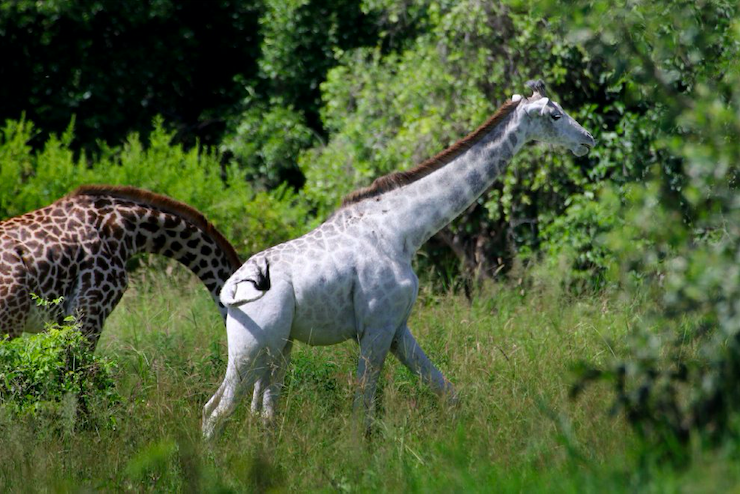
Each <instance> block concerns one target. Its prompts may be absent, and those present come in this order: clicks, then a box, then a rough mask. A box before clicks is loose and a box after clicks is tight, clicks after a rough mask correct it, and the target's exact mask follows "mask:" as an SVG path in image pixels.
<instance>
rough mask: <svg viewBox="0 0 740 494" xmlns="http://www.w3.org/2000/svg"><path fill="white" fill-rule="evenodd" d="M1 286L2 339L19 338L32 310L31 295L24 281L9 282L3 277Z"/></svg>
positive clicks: (0, 334) (0, 326)
mask: <svg viewBox="0 0 740 494" xmlns="http://www.w3.org/2000/svg"><path fill="white" fill-rule="evenodd" d="M1 283H2V286H0V337H1V336H3V335H6V334H7V335H10V337H11V338H15V337H16V336H19V335H20V334H21V333H22V332H23V330H24V329H25V326H26V318H27V317H28V313H29V311H30V310H31V293H30V292H29V291H28V287H27V286H26V284H25V283H24V282H22V281H19V280H17V279H14V280H12V281H9V280H8V279H7V278H5V277H3V280H2V281H1Z"/></svg>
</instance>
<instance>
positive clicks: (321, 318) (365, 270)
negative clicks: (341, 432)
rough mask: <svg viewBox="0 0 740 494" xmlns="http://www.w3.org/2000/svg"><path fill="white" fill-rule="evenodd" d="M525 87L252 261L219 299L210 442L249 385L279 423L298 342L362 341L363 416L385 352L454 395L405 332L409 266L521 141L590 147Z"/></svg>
mask: <svg viewBox="0 0 740 494" xmlns="http://www.w3.org/2000/svg"><path fill="white" fill-rule="evenodd" d="M527 85H528V86H529V87H530V88H532V90H533V94H532V96H531V97H529V98H523V97H522V96H520V95H514V96H513V97H512V99H511V100H509V101H507V102H506V103H504V104H503V105H502V106H501V108H499V109H498V111H497V112H496V113H495V114H494V115H493V116H492V117H491V118H490V119H489V120H488V121H487V122H486V123H485V124H483V125H482V126H481V127H479V128H478V129H477V130H475V131H474V132H472V133H471V134H470V135H468V136H467V137H465V138H463V139H462V140H460V141H459V142H457V143H456V144H454V145H453V146H451V147H450V148H448V149H446V150H445V151H443V152H441V153H439V154H438V155H436V156H435V157H433V158H431V159H429V160H427V161H425V162H424V163H421V164H420V165H418V166H416V167H415V168H413V169H411V170H409V171H405V172H396V173H392V174H390V175H387V176H384V177H381V178H379V179H377V180H376V181H375V182H374V183H373V184H372V185H371V186H370V187H367V188H365V189H361V190H358V191H355V192H354V193H352V194H351V195H350V196H348V197H347V198H345V200H344V202H343V204H342V207H341V208H339V209H338V210H337V211H336V212H335V213H334V214H333V215H332V216H331V217H330V218H329V219H328V220H327V221H326V222H325V223H323V224H322V225H320V226H319V227H318V228H316V229H314V230H313V231H311V232H309V233H307V234H306V235H304V236H302V237H300V238H297V239H295V240H291V241H289V242H286V243H283V244H281V245H277V246H275V247H272V248H270V249H267V250H265V251H263V252H260V253H259V254H256V255H254V256H253V257H251V258H250V259H249V260H248V261H247V262H246V263H244V265H243V266H242V267H241V268H240V269H239V270H238V271H237V272H236V273H235V274H234V275H233V276H232V277H231V278H229V280H228V281H227V283H226V285H225V286H224V288H223V290H222V291H221V301H222V303H223V304H224V305H226V306H227V308H228V315H227V320H226V329H227V335H228V351H229V359H228V366H227V370H226V377H225V379H224V381H223V383H222V384H221V386H220V387H219V388H218V391H216V394H214V396H213V397H212V398H211V399H210V400H209V401H208V403H207V404H206V406H205V407H204V409H203V434H204V436H205V437H206V438H210V437H213V436H214V435H216V434H217V433H218V431H219V430H220V428H221V426H222V423H223V422H222V419H224V418H225V417H227V416H228V415H230V414H231V413H232V412H233V411H234V409H235V408H236V405H237V404H238V402H239V401H240V400H241V399H243V397H244V396H245V392H246V391H248V390H249V389H250V388H251V387H252V386H253V385H254V395H253V402H252V409H253V411H255V412H259V411H261V412H262V413H263V415H264V416H265V417H268V418H269V417H272V416H273V414H274V409H275V402H276V400H277V397H278V394H279V392H280V388H281V386H282V380H283V376H284V373H285V368H286V366H287V363H288V358H289V354H290V349H291V347H292V342H293V340H298V341H301V342H303V343H308V344H309V345H333V344H336V343H340V342H343V341H345V340H349V339H354V340H356V341H358V342H359V345H360V358H359V364H358V368H357V381H358V386H359V389H358V393H357V397H356V400H355V405H356V407H357V406H360V407H362V406H364V408H365V411H366V413H367V415H366V416H369V414H370V412H371V411H372V407H373V398H374V395H375V388H376V384H377V381H378V376H379V374H380V370H381V368H382V365H383V362H384V361H385V358H386V355H387V354H388V351H389V350H390V351H391V352H392V353H393V354H394V355H395V356H396V357H397V358H398V359H399V360H400V361H401V362H402V363H403V364H404V365H406V366H407V367H408V368H409V369H410V370H411V371H412V372H413V373H415V374H417V375H419V376H420V377H421V378H422V379H423V380H424V381H425V382H427V383H428V384H429V385H431V386H432V388H433V389H434V390H435V391H436V392H437V393H439V394H441V395H446V396H450V397H454V396H455V391H454V388H453V386H452V384H450V382H449V381H448V380H447V379H446V378H445V377H444V376H443V375H442V373H441V372H440V371H439V370H438V369H437V368H436V367H435V366H434V365H433V364H432V363H431V362H430V361H429V359H428V358H427V356H426V355H425V354H424V352H423V351H422V349H421V348H420V347H419V344H418V343H417V342H416V340H415V339H414V337H413V335H412V334H411V331H410V330H409V328H408V325H407V322H408V318H409V314H410V313H411V308H412V307H413V305H414V301H415V300H416V296H417V291H418V286H419V282H418V279H417V277H416V274H414V271H413V269H412V267H411V259H412V257H413V256H414V254H415V253H416V251H417V250H418V249H419V247H421V246H422V244H424V242H426V241H427V240H428V239H429V238H430V237H431V236H432V235H433V234H435V233H436V232H437V231H439V230H440V229H441V228H443V227H444V226H445V225H447V224H448V223H450V222H451V221H452V220H453V219H454V218H455V217H457V216H458V215H460V214H461V213H462V212H463V211H465V209H467V208H468V207H469V206H470V205H471V204H472V203H473V202H474V201H475V200H476V199H477V198H478V197H479V196H480V195H481V194H483V193H484V192H485V191H486V190H487V189H488V188H489V187H490V186H491V184H492V183H493V181H494V180H495V179H496V177H497V176H498V175H499V174H500V173H501V171H502V170H503V169H504V167H505V166H506V164H507V163H508V162H509V160H510V159H511V157H512V156H513V155H514V154H515V153H516V152H517V151H518V150H519V149H520V148H521V147H522V146H523V145H524V143H526V142H528V141H532V140H537V141H543V142H548V143H552V144H560V145H562V146H565V147H567V148H569V149H570V150H571V151H572V152H573V154H575V155H576V156H583V155H585V154H586V153H588V152H589V150H590V149H591V147H592V146H593V145H594V139H593V137H592V136H591V134H589V133H588V132H587V131H586V130H585V129H583V127H581V126H580V125H579V124H578V122H576V121H575V120H573V119H572V118H571V117H570V116H568V115H567V114H566V113H565V112H564V111H563V109H562V108H561V107H560V105H558V104H557V103H555V102H553V101H551V100H550V99H549V98H548V97H547V96H546V93H545V86H544V83H543V82H542V81H536V82H535V81H530V82H529V83H527ZM255 383H256V384H255Z"/></svg>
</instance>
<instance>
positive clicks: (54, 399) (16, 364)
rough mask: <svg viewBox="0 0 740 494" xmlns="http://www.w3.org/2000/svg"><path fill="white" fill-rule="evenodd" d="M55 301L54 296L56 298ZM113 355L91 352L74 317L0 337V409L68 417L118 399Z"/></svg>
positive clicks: (108, 404)
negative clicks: (30, 331) (23, 333)
mask: <svg viewBox="0 0 740 494" xmlns="http://www.w3.org/2000/svg"><path fill="white" fill-rule="evenodd" d="M57 303H58V302H57ZM115 369H116V363H115V361H114V360H112V359H110V358H106V357H97V356H95V355H94V354H93V353H92V352H91V350H90V347H89V343H88V341H87V339H86V338H85V336H84V335H83V334H82V332H81V331H80V327H79V325H78V324H77V323H76V322H75V319H74V318H73V317H68V318H67V319H65V321H64V324H62V325H58V324H47V326H46V331H45V332H44V333H41V334H37V335H31V336H25V337H20V338H15V339H12V340H9V339H8V338H7V336H6V337H5V338H4V339H3V340H0V409H3V410H4V411H10V412H12V413H15V414H20V415H31V416H38V415H47V416H48V415H51V416H58V417H67V418H70V417H71V420H72V421H73V422H74V417H75V415H76V414H77V409H78V408H79V409H81V410H82V411H89V410H90V409H91V408H97V407H101V406H102V407H109V406H111V405H113V404H116V403H117V402H119V401H120V396H119V395H118V393H117V391H116V386H115V382H114V379H113V374H114V372H115Z"/></svg>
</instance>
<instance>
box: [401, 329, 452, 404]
mask: <svg viewBox="0 0 740 494" xmlns="http://www.w3.org/2000/svg"><path fill="white" fill-rule="evenodd" d="M391 352H393V354H394V355H395V356H396V357H397V358H398V360H399V361H400V362H401V363H402V364H403V365H405V366H406V367H407V368H408V369H409V370H410V371H411V372H413V373H414V374H416V375H417V376H419V377H421V379H422V381H424V382H425V383H427V384H429V385H430V386H431V387H432V389H433V390H434V392H435V393H437V394H438V395H440V396H443V397H446V398H448V399H449V400H451V402H452V403H456V402H457V400H458V398H457V392H456V391H455V388H454V386H453V385H452V383H451V382H450V381H449V380H448V379H447V378H446V377H445V376H444V375H443V374H442V373H441V372H440V371H439V369H437V368H436V367H435V366H434V364H433V363H432V362H431V360H429V357H427V356H426V354H425V353H424V350H422V349H421V347H420V346H419V344H418V343H417V342H416V338H414V335H412V334H411V331H410V330H409V328H408V326H405V325H404V327H403V328H401V329H400V330H399V332H398V334H397V335H396V337H395V338H394V340H393V344H392V345H391Z"/></svg>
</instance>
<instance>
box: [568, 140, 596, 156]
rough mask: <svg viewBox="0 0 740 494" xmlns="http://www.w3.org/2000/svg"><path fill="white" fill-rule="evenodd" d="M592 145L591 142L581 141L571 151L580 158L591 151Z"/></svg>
mask: <svg viewBox="0 0 740 494" xmlns="http://www.w3.org/2000/svg"><path fill="white" fill-rule="evenodd" d="M591 147H592V146H591V144H586V143H581V144H579V145H578V146H576V148H575V149H571V152H572V153H573V154H575V155H576V156H578V157H579V158H580V157H581V156H586V155H587V154H588V153H590V152H591Z"/></svg>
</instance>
